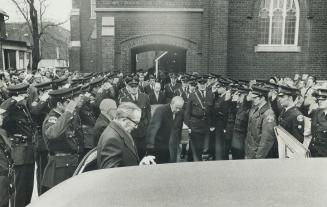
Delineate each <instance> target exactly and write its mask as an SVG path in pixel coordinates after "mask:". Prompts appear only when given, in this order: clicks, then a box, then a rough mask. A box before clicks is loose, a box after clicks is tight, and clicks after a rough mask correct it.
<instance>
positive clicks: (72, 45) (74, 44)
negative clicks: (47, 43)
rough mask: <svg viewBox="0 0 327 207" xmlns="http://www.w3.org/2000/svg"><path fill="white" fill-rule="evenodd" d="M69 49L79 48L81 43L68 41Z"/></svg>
mask: <svg viewBox="0 0 327 207" xmlns="http://www.w3.org/2000/svg"><path fill="white" fill-rule="evenodd" d="M70 46H71V47H81V41H70Z"/></svg>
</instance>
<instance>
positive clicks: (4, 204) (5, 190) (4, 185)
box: [0, 175, 9, 207]
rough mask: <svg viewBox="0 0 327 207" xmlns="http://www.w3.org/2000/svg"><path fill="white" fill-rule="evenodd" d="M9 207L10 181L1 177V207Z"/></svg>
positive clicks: (5, 177)
mask: <svg viewBox="0 0 327 207" xmlns="http://www.w3.org/2000/svg"><path fill="white" fill-rule="evenodd" d="M8 206H9V179H8V177H7V176H2V175H0V207H8Z"/></svg>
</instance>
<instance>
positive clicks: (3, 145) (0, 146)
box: [0, 128, 11, 176]
mask: <svg viewBox="0 0 327 207" xmlns="http://www.w3.org/2000/svg"><path fill="white" fill-rule="evenodd" d="M10 148H11V146H10V142H9V140H8V137H7V133H6V131H5V130H3V129H1V128H0V176H3V175H2V174H6V173H8V170H9V159H10V158H8V157H7V155H6V151H8V152H10Z"/></svg>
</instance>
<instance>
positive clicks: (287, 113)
mask: <svg viewBox="0 0 327 207" xmlns="http://www.w3.org/2000/svg"><path fill="white" fill-rule="evenodd" d="M299 94H300V91H299V90H298V89H296V88H291V87H286V86H280V87H279V94H278V101H279V102H280V104H281V106H282V107H283V108H284V109H283V110H282V112H281V113H280V115H279V117H278V124H279V125H280V126H282V127H283V128H284V129H285V130H286V131H287V132H289V133H290V134H291V135H293V136H294V137H295V138H296V139H297V140H298V141H299V142H301V143H303V141H304V134H303V133H304V116H303V115H302V113H301V112H300V110H299V109H298V108H297V107H296V106H295V103H294V101H295V100H296V98H297V96H298V95H299Z"/></svg>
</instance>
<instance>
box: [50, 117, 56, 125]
mask: <svg viewBox="0 0 327 207" xmlns="http://www.w3.org/2000/svg"><path fill="white" fill-rule="evenodd" d="M48 122H50V123H53V124H55V123H56V122H57V117H55V116H50V117H49V119H48Z"/></svg>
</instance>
